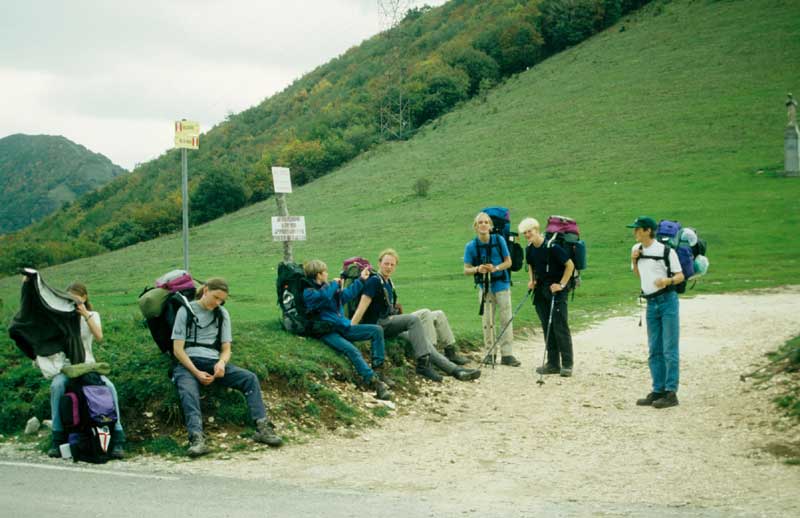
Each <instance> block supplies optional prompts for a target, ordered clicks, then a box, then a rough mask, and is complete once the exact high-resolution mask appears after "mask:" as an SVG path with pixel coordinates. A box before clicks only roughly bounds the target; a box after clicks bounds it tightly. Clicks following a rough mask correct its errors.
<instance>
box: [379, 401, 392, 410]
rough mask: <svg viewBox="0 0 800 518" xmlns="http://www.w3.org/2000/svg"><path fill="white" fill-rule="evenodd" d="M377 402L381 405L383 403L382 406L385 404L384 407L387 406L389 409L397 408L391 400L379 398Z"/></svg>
mask: <svg viewBox="0 0 800 518" xmlns="http://www.w3.org/2000/svg"><path fill="white" fill-rule="evenodd" d="M378 403H379V404H381V405H383V406H385V407H386V408H388V409H389V410H395V409H396V408H397V405H395V404H394V403H393V402H391V401H384V400H382V399H379V400H378Z"/></svg>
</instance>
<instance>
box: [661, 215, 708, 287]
mask: <svg viewBox="0 0 800 518" xmlns="http://www.w3.org/2000/svg"><path fill="white" fill-rule="evenodd" d="M656 239H657V240H658V241H659V242H661V243H663V244H664V245H665V251H664V257H663V258H661V259H662V260H663V261H664V263H665V264H666V265H667V274H668V275H670V276H671V275H672V270H671V269H670V267H669V259H668V257H669V250H668V248H674V249H675V252H676V253H677V254H678V261H680V263H681V270H682V271H683V276H684V280H683V282H682V283H680V284H677V285H676V286H675V291H677V292H678V293H685V292H686V285H687V281H689V280H690V279H694V280H696V279H697V277H700V276H702V275H705V273H706V272H707V271H708V265H709V262H708V258H707V257H706V255H705V254H706V242H705V241H704V240H703V239H700V237H699V236H698V235H697V231H696V230H695V229H693V228H689V227H684V226H683V225H681V223H680V222H679V221H674V220H668V219H663V220H661V221H659V222H658V228H657V229H656ZM692 286H693V287H694V284H693V285H692Z"/></svg>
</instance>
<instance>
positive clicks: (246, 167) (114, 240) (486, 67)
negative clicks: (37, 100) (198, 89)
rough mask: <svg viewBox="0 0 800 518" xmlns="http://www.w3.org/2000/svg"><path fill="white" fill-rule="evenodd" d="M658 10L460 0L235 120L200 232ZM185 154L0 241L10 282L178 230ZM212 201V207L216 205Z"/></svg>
mask: <svg viewBox="0 0 800 518" xmlns="http://www.w3.org/2000/svg"><path fill="white" fill-rule="evenodd" d="M647 2H648V0H452V1H450V2H448V3H447V4H445V5H443V6H441V7H438V8H429V7H423V8H420V9H413V10H411V11H409V12H408V13H406V15H405V17H404V18H403V19H402V21H401V22H399V23H398V24H397V25H396V26H394V27H393V28H392V29H390V30H388V31H386V32H384V33H381V34H379V35H377V36H375V37H373V38H371V39H369V40H367V41H365V42H363V43H362V44H361V45H359V46H357V47H354V48H352V49H350V50H349V51H347V52H346V53H344V54H343V55H341V56H339V57H337V58H335V59H333V60H331V61H330V62H328V63H326V64H324V65H322V66H320V67H318V68H317V69H315V70H313V71H312V72H310V73H308V74H306V75H305V76H303V77H302V78H300V79H298V80H297V81H295V82H294V83H293V84H291V85H290V86H288V87H287V88H286V89H285V90H284V91H282V92H280V93H279V94H276V95H274V96H272V97H270V98H268V99H266V100H265V101H264V102H262V103H261V104H259V105H258V106H254V107H252V108H250V109H248V110H245V111H244V112H242V113H239V114H236V115H231V116H230V117H229V118H228V120H226V121H225V122H223V123H221V124H219V125H218V126H216V127H214V128H212V129H211V130H210V131H208V132H207V133H206V134H204V135H203V136H202V138H201V145H200V150H199V151H196V152H191V153H190V158H189V163H190V177H191V179H190V197H191V221H192V224H197V223H202V222H205V221H208V220H211V219H214V218H216V217H218V216H220V215H222V214H224V213H228V212H233V211H235V210H237V209H239V208H241V207H242V206H245V205H248V204H251V203H255V202H257V201H260V200H263V199H266V198H267V197H269V196H270V195H271V189H272V182H271V178H270V173H269V168H270V166H272V165H282V166H288V167H290V168H291V169H292V173H293V182H294V183H295V185H302V184H304V183H307V182H310V181H312V180H314V179H315V178H318V177H320V176H323V175H325V174H327V173H329V172H330V171H332V170H334V169H336V168H337V167H339V166H341V165H342V164H344V163H346V162H348V161H349V160H351V159H352V158H354V157H356V156H358V155H359V154H361V153H362V152H364V151H366V150H368V149H370V148H372V147H373V146H375V145H376V144H378V143H380V142H384V141H387V140H396V139H397V140H404V139H406V138H408V137H410V136H411V135H413V134H414V133H415V132H416V131H417V129H418V128H420V127H421V126H423V125H424V124H426V123H427V122H429V121H431V120H433V119H435V118H437V117H438V116H440V115H442V114H444V113H446V112H448V111H450V110H451V109H452V108H453V107H455V106H457V105H459V104H461V103H463V102H464V101H466V100H468V99H470V98H472V97H475V96H478V97H484V96H485V95H487V93H488V92H489V91H490V90H491V89H492V88H493V87H494V86H495V85H497V84H498V83H501V82H503V81H505V80H506V79H507V78H508V77H510V76H512V75H514V74H517V73H519V72H521V71H524V70H525V69H527V68H529V67H531V66H534V65H536V64H537V63H539V62H540V61H542V60H543V59H545V58H547V57H548V56H550V55H552V54H554V53H557V52H559V51H560V50H562V49H564V48H566V47H569V46H572V45H575V44H577V43H579V42H580V41H582V40H584V39H586V38H587V37H589V36H591V35H592V34H595V33H597V32H598V31H600V30H602V29H604V28H605V27H608V26H610V25H611V24H613V23H615V22H617V21H618V20H619V19H620V18H621V17H622V16H624V15H625V13H628V12H631V11H632V10H634V9H636V8H638V7H640V6H641V5H643V4H645V3H647ZM179 171H180V154H179V153H178V152H177V151H176V150H170V151H167V152H166V153H165V154H164V155H162V156H161V157H159V158H158V159H156V160H153V161H151V162H148V163H145V164H143V165H142V166H140V167H138V168H137V169H136V170H135V171H134V172H133V173H132V174H131V175H128V176H126V177H124V178H122V179H119V180H117V181H115V182H112V183H111V184H109V185H108V186H106V187H105V188H104V189H101V190H100V191H98V192H95V193H92V194H91V195H88V196H85V197H83V198H82V199H80V200H79V201H78V202H77V203H75V204H74V205H72V206H70V207H67V208H65V209H64V210H62V211H59V212H58V213H56V214H54V215H53V216H51V217H49V218H47V219H46V220H45V221H43V222H41V223H40V224H37V225H35V226H33V227H31V228H29V229H27V230H25V231H23V232H20V233H18V234H17V235H14V236H10V237H7V238H5V240H4V241H0V274H2V273H10V272H12V271H14V269H15V268H17V267H18V266H19V265H20V264H23V263H24V264H28V265H36V266H46V265H51V264H58V263H60V262H64V261H66V260H69V259H73V258H75V257H79V256H82V255H91V254H96V253H99V252H102V251H105V250H113V249H118V248H122V247H125V246H128V245H131V244H134V243H137V242H140V241H144V240H148V239H152V238H154V237H157V236H159V235H162V234H167V233H171V232H174V231H176V230H178V229H179V227H180V222H181V211H180V189H179V181H180V180H179V178H180V174H179ZM208 201H211V202H212V203H207V202H208Z"/></svg>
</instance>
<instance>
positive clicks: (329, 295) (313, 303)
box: [303, 278, 364, 331]
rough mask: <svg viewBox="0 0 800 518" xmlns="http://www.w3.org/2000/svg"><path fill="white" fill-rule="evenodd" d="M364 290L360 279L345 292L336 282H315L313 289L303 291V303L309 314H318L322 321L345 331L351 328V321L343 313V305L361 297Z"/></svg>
mask: <svg viewBox="0 0 800 518" xmlns="http://www.w3.org/2000/svg"><path fill="white" fill-rule="evenodd" d="M363 288H364V283H363V282H362V281H361V279H360V278H358V279H356V280H355V281H354V282H353V284H351V285H350V286H348V287H347V288H345V289H344V290H341V289H340V288H339V284H338V283H335V282H326V283H325V284H318V283H316V282H314V287H313V288H306V289H305V290H303V301H304V302H305V304H306V310H307V311H308V312H309V313H311V312H314V313H317V314H318V315H319V317H318V318H319V319H320V320H322V321H324V322H331V323H333V325H334V326H336V330H337V331H345V330H347V329H349V328H350V320H349V319H347V318H345V316H344V314H343V313H342V305H343V304H347V303H348V302H350V301H351V300H353V299H354V298H355V297H358V296H359V295H361V290H362V289H363Z"/></svg>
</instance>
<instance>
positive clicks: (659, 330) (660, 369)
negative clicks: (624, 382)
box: [647, 291, 680, 392]
mask: <svg viewBox="0 0 800 518" xmlns="http://www.w3.org/2000/svg"><path fill="white" fill-rule="evenodd" d="M679 335H680V311H679V309H678V294H677V293H676V292H675V291H668V292H666V293H663V294H661V295H658V296H656V297H653V298H652V299H649V300H648V301H647V341H648V344H649V347H650V356H649V357H648V362H649V364H650V376H651V377H652V378H653V392H664V391H670V392H677V391H678V378H679V375H680V365H679V363H680V359H679V356H678V339H679Z"/></svg>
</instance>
